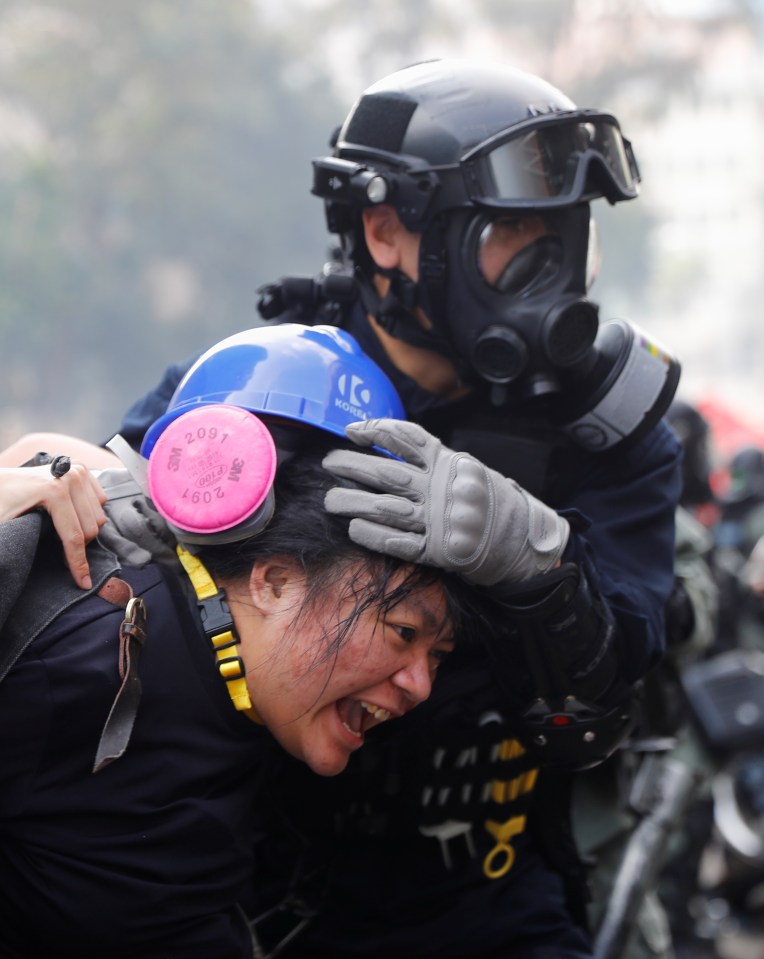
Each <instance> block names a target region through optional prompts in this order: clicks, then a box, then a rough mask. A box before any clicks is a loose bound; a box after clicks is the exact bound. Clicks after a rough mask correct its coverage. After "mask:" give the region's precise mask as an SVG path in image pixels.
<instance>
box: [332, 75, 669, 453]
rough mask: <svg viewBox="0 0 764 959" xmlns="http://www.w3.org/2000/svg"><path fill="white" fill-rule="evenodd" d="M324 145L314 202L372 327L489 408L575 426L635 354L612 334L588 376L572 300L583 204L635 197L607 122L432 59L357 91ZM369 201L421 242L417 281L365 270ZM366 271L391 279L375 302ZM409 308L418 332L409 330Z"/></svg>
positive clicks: (582, 287) (585, 268)
mask: <svg viewBox="0 0 764 959" xmlns="http://www.w3.org/2000/svg"><path fill="white" fill-rule="evenodd" d="M333 146H334V152H333V155H332V156H329V157H323V158H320V159H316V160H314V161H313V167H314V180H313V193H314V194H316V195H318V196H320V197H322V198H323V199H324V202H325V209H326V216H327V224H328V227H329V230H330V231H331V232H333V233H336V234H338V235H339V237H340V238H341V242H342V247H343V251H344V255H345V256H346V257H347V259H348V260H349V261H350V263H351V264H352V266H353V270H354V274H355V276H356V279H357V281H358V283H359V285H360V288H361V290H362V295H363V298H364V303H365V306H366V308H367V309H368V311H369V312H370V313H372V314H373V315H375V316H376V317H377V319H378V320H379V322H380V323H381V324H382V325H383V327H384V328H385V329H387V331H388V332H389V333H390V334H391V335H393V336H396V337H398V338H400V339H402V340H405V341H407V342H409V343H412V344H414V345H417V346H425V347H428V348H430V349H436V350H439V351H440V352H442V353H443V354H444V355H447V356H448V357H449V358H451V359H452V360H454V361H455V362H456V364H457V366H458V368H459V373H460V375H461V377H462V379H463V380H464V381H466V382H469V383H471V384H472V385H473V386H475V387H477V388H481V387H483V388H487V389H488V390H489V391H490V394H491V399H492V401H493V402H494V403H495V404H497V405H504V404H506V405H510V406H513V407H526V406H527V407H530V408H541V409H544V410H547V411H552V412H554V411H555V410H556V411H557V414H558V415H560V414H561V412H562V410H563V409H564V411H565V414H566V415H568V414H571V413H572V414H573V416H574V417H575V416H579V415H583V414H587V413H589V412H590V411H591V410H592V409H593V408H594V407H595V406H596V405H597V403H599V401H600V400H601V399H602V397H603V396H604V395H606V394H607V393H608V392H609V391H610V383H609V381H610V380H611V379H612V378H613V377H612V374H613V370H614V368H616V367H621V368H622V367H623V365H624V363H625V357H627V356H628V354H629V353H630V352H631V351H632V350H633V346H634V344H633V337H632V336H631V333H632V331H631V330H630V329H624V326H625V325H624V324H621V325H620V326H619V327H618V328H617V329H611V330H610V331H609V334H608V335H607V336H606V337H605V339H606V340H607V342H606V343H605V344H604V355H605V363H604V367H603V361H602V355H601V354H602V353H603V350H600V349H598V348H595V341H596V339H597V337H598V332H599V321H598V311H597V306H596V305H595V304H594V303H592V302H591V301H590V300H589V299H588V296H587V291H588V286H589V283H590V281H591V274H592V264H593V261H594V259H595V254H594V251H593V243H592V242H591V241H592V239H593V237H592V235H591V227H590V209H589V203H590V201H591V200H594V199H596V198H600V197H604V198H605V199H607V200H608V201H609V202H610V203H616V202H618V201H621V200H628V199H632V198H634V197H636V196H637V195H638V191H639V186H638V184H639V172H638V168H637V164H636V160H635V158H634V154H633V152H632V149H631V145H630V143H629V141H628V140H626V139H625V137H624V136H623V135H622V133H621V130H620V127H619V124H618V121H617V120H616V119H615V117H613V116H612V115H611V114H609V113H604V112H601V111H599V110H583V109H578V108H577V107H576V105H575V104H574V103H573V102H572V101H571V100H570V99H569V98H568V97H567V96H565V94H563V93H562V92H560V91H559V90H558V89H556V88H555V87H553V86H552V85H551V84H549V83H547V82H545V81H544V80H541V79H540V78H538V77H536V76H533V75H531V74H528V73H524V72H522V71H519V70H515V69H512V68H510V67H507V66H504V65H498V64H495V63H486V62H481V61H467V60H450V59H444V60H435V61H430V62H427V63H420V64H416V65H414V66H411V67H407V68H406V69H403V70H400V71H398V72H396V73H393V74H392V75H390V76H388V77H385V78H384V79H382V80H380V81H379V82H377V83H375V84H374V85H373V86H371V87H369V88H368V89H367V90H366V91H365V93H364V94H363V95H362V96H361V97H360V98H359V99H358V100H357V102H356V103H355V105H354V106H353V108H352V109H351V111H350V114H349V115H348V117H347V119H346V120H345V122H344V124H343V125H342V127H341V128H340V130H339V131H338V133H337V135H336V139H335V141H334V144H333ZM378 204H390V205H391V206H393V207H394V208H395V210H396V211H397V213H398V216H399V217H400V219H401V221H402V223H403V224H404V226H405V227H406V228H407V229H408V230H410V231H411V232H413V233H418V234H421V238H422V239H421V248H420V258H419V278H418V281H416V282H414V281H413V280H412V279H410V278H409V277H406V276H405V275H404V274H403V273H401V271H399V270H391V271H382V270H380V269H379V268H378V267H377V266H376V265H375V264H374V263H373V261H372V260H371V257H370V255H369V252H368V250H367V249H366V245H365V242H364V238H363V228H362V221H361V211H362V210H363V209H364V208H366V207H371V206H375V205H378ZM522 229H528V230H529V231H530V238H529V240H528V241H527V243H526V245H524V246H523V247H522V249H520V251H519V252H517V253H516V255H513V256H511V257H507V258H506V259H505V260H502V250H503V249H504V244H503V238H506V235H507V231H515V232H517V231H518V230H522ZM379 273H382V274H384V275H386V276H388V278H389V279H390V281H391V288H390V293H389V294H387V295H386V296H385V297H384V298H380V296H379V295H378V293H377V291H376V288H375V285H374V282H373V277H374V275H375V274H379ZM416 307H419V308H421V310H422V311H423V312H424V314H425V315H426V316H427V317H428V318H429V320H430V321H431V323H432V328H431V329H427V330H425V329H423V328H422V326H421V325H420V324H419V323H418V322H417V320H416V318H415V317H414V315H413V313H412V310H413V309H414V308H416ZM662 359H665V357H663V358H662ZM661 372H662V374H663V373H665V371H661ZM619 375H620V374H619ZM677 377H678V371H677ZM662 378H665V376H662ZM583 384H585V385H583ZM675 385H676V384H675V383H674V384H673V388H675ZM673 388H672V390H671V395H673ZM669 400H670V396H669ZM639 402H640V403H641V404H642V405H644V397H642V398H641V399H640V401H639ZM650 405H651V404H650ZM666 405H667V403H664V404H663V406H662V408H661V412H663V411H664V410H665V406H666ZM656 418H657V417H656ZM591 429H592V427H591V424H588V425H587V426H586V430H591ZM619 431H620V424H614V426H613V429H606V430H605V431H604V432H605V433H609V434H610V435H609V436H608V437H606V438H604V439H603V438H602V436H600V439H599V440H596V439H595V440H594V443H593V445H595V446H596V445H605V446H607V445H612V443H613V442H614V441H617V440H618V439H620V438H622V435H621V432H619ZM602 432H603V431H602V430H600V429H599V426H595V427H594V428H593V433H598V434H601V433H602ZM626 432H631V429H630V428H629V429H627V430H626ZM584 445H589V444H588V443H584Z"/></svg>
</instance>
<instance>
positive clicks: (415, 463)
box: [323, 419, 570, 586]
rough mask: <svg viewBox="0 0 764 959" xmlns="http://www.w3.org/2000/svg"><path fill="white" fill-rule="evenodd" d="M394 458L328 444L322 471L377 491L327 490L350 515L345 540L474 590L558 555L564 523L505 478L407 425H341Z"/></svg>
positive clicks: (539, 568)
mask: <svg viewBox="0 0 764 959" xmlns="http://www.w3.org/2000/svg"><path fill="white" fill-rule="evenodd" d="M345 432H346V433H347V435H348V437H349V438H350V439H351V440H352V441H353V442H354V443H356V444H357V445H358V446H378V447H381V448H383V449H386V450H388V451H389V452H391V453H393V454H394V455H395V456H400V457H401V458H402V459H403V460H404V462H398V461H396V460H392V459H388V458H387V457H382V456H377V455H374V454H368V453H356V452H354V451H352V450H333V451H332V452H331V453H328V454H327V456H326V457H325V458H324V461H323V462H324V467H325V468H326V469H327V470H329V472H331V473H333V474H334V475H335V476H339V477H345V478H346V479H350V480H354V481H355V482H357V483H360V484H362V485H363V486H366V487H369V488H370V489H372V490H378V492H367V491H365V490H356V489H347V488H344V487H335V488H334V489H331V490H329V492H328V493H327V494H326V499H325V505H326V509H327V510H328V511H329V512H330V513H336V514H337V515H339V516H350V517H353V519H351V522H350V537H351V539H352V540H353V541H354V542H356V543H358V544H360V545H361V546H366V547H367V548H368V549H372V550H374V551H375V552H378V553H386V554H388V555H390V556H397V557H399V558H400V559H404V560H408V561H410V562H416V563H425V564H427V565H430V566H438V567H440V568H441V569H445V570H449V571H451V572H456V573H459V574H460V575H461V576H462V577H463V578H464V579H466V580H468V581H469V582H471V583H476V584H479V585H481V586H493V585H495V584H497V583H517V582H521V581H523V580H527V579H530V578H531V577H533V576H536V575H538V574H539V573H544V572H546V571H547V570H550V569H552V568H553V567H554V566H555V565H557V563H558V562H559V561H560V558H561V556H562V553H563V550H564V549H565V545H566V543H567V541H568V535H569V532H570V528H569V526H568V523H567V521H566V520H565V519H563V518H562V517H561V516H558V515H557V513H555V512H554V510H552V509H550V508H549V507H548V506H545V505H544V504H543V503H542V502H540V501H539V500H537V499H536V498H535V497H533V496H531V495H530V493H527V492H526V491H525V490H524V489H522V487H520V486H518V485H517V483H515V482H514V480H511V479H507V478H506V477H504V476H502V475H501V474H500V473H497V472H495V471H494V470H489V469H487V468H486V467H485V466H483V464H482V463H480V462H479V461H478V460H476V459H475V458H474V457H473V456H470V455H469V454H468V453H455V452H453V450H450V449H448V448H447V447H445V446H443V444H442V443H441V442H440V440H438V439H436V438H435V437H434V436H431V435H430V434H429V433H428V432H427V431H426V430H424V429H423V428H422V427H421V426H418V425H417V424H416V423H409V422H405V421H402V420H391V419H378V420H366V421H365V422H361V423H352V424H351V425H350V426H348V427H347V428H346V430H345Z"/></svg>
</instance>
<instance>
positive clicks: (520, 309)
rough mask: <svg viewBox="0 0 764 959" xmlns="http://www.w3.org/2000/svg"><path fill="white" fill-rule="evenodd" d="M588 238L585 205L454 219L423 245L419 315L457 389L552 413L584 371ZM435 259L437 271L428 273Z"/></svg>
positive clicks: (588, 326) (588, 329)
mask: <svg viewBox="0 0 764 959" xmlns="http://www.w3.org/2000/svg"><path fill="white" fill-rule="evenodd" d="M588 237H589V207H588V204H579V205H577V206H574V207H570V208H566V209H562V210H555V211H549V212H548V213H546V214H545V215H544V216H541V215H535V214H532V213H530V212H527V211H523V212H522V213H512V212H510V211H506V212H501V213H499V212H497V211H491V212H486V211H479V210H478V211H477V212H476V211H475V209H474V208H473V209H472V210H459V211H457V212H453V213H451V214H450V215H449V216H448V217H443V218H441V221H440V222H438V223H434V224H432V225H431V226H430V228H429V229H428V231H427V232H426V233H425V235H424V236H423V239H422V252H421V259H420V276H421V278H422V283H423V286H424V289H425V291H426V299H427V301H428V305H429V307H430V310H427V311H426V312H428V313H430V316H431V319H432V320H433V323H434V324H435V326H436V328H437V329H438V331H439V332H440V333H442V334H443V335H445V336H446V337H447V338H448V340H449V341H450V342H451V344H452V346H453V349H452V355H453V356H454V357H456V358H457V364H458V367H459V372H460V375H461V377H462V379H464V380H465V381H467V382H469V383H471V384H472V385H473V386H477V387H480V386H486V385H487V386H488V387H490V393H491V398H492V402H493V403H494V404H495V405H505V404H506V403H509V404H510V405H511V406H513V407H517V406H522V407H524V408H528V409H536V408H538V409H541V410H544V411H549V410H553V409H554V408H555V406H556V405H559V402H560V396H561V393H562V391H563V388H564V386H565V385H566V381H569V380H570V378H571V376H573V375H575V373H576V371H578V370H583V369H585V368H586V367H587V365H591V362H592V347H593V344H594V341H595V337H596V335H597V329H598V317H597V307H596V305H595V304H594V303H592V302H591V301H590V300H588V299H587V288H586V287H587V261H588V252H589V243H588ZM438 258H441V259H442V262H443V266H444V268H443V270H434V269H433V264H434V263H435V262H436V260H437V259H438ZM430 311H431V312H430Z"/></svg>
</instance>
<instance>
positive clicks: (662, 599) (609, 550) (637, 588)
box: [565, 422, 681, 683]
mask: <svg viewBox="0 0 764 959" xmlns="http://www.w3.org/2000/svg"><path fill="white" fill-rule="evenodd" d="M680 463H681V450H680V447H679V443H678V441H677V439H676V437H675V436H674V434H673V433H672V431H671V430H670V429H669V428H668V427H667V426H666V424H665V423H663V422H662V423H659V424H658V426H657V427H656V428H655V429H654V430H652V431H651V432H650V433H649V434H648V436H647V437H645V438H644V439H643V440H642V441H641V442H639V443H637V444H636V445H635V446H634V447H632V448H631V449H628V450H626V451H625V452H623V451H613V453H612V454H603V456H602V457H601V459H600V460H599V462H598V463H597V465H596V466H595V467H593V469H592V470H591V472H590V473H589V474H588V475H587V476H585V477H584V478H583V482H581V483H580V484H578V492H577V494H576V495H575V497H574V502H573V503H572V504H571V505H573V506H574V507H575V508H576V509H577V510H579V511H580V512H581V513H582V514H583V515H584V516H585V517H586V519H587V520H588V521H589V524H590V525H589V526H588V528H586V529H584V530H583V531H581V532H578V533H574V535H573V536H572V537H571V541H570V543H569V545H568V548H567V550H566V555H565V559H566V560H571V561H573V562H577V563H580V564H581V565H582V566H583V568H584V570H585V571H586V574H587V577H588V579H589V582H590V584H591V585H592V586H593V587H594V588H595V589H597V590H598V592H599V593H600V594H601V595H602V596H603V597H604V598H605V600H606V601H607V603H608V605H609V607H610V609H611V610H612V612H613V614H614V616H615V620H616V624H617V627H618V628H617V642H618V643H619V661H620V663H621V668H622V670H623V677H622V678H623V679H624V680H626V681H627V682H629V683H632V682H634V681H635V680H637V679H639V678H640V677H641V676H644V675H645V673H647V672H648V671H649V670H650V669H651V668H652V667H653V666H654V665H655V664H656V663H657V661H658V660H659V658H660V657H661V655H662V653H663V651H664V649H665V630H664V609H665V606H666V602H667V600H668V598H669V596H670V594H671V590H672V588H673V585H674V522H675V515H676V508H677V505H678V502H679V495H680V492H681V471H680Z"/></svg>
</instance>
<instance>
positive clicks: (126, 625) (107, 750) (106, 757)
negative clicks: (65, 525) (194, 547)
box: [93, 576, 146, 773]
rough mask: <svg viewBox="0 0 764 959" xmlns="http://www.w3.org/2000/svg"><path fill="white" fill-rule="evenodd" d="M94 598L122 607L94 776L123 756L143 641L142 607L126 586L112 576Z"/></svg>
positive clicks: (137, 701)
mask: <svg viewBox="0 0 764 959" xmlns="http://www.w3.org/2000/svg"><path fill="white" fill-rule="evenodd" d="M98 595H99V596H100V597H101V598H102V599H105V600H106V601H107V602H109V603H113V604H114V605H115V606H122V607H124V608H125V618H124V620H123V621H122V625H121V626H120V629H119V675H120V677H121V679H122V685H121V686H120V687H119V691H118V692H117V695H116V697H115V698H114V702H113V703H112V705H111V709H110V711H109V715H108V717H107V719H106V723H105V724H104V727H103V731H102V732H101V738H100V740H99V743H98V750H97V752H96V758H95V763H94V764H93V772H94V773H96V772H98V771H99V770H101V769H103V768H104V767H105V766H108V765H109V763H111V762H113V761H114V760H115V759H119V757H120V756H121V755H122V754H123V753H124V751H125V750H126V749H127V746H128V743H129V741H130V734H131V733H132V731H133V723H134V722H135V716H136V713H137V712H138V706H139V704H140V700H141V680H140V676H139V675H138V660H139V657H140V653H141V649H142V648H143V645H144V643H145V642H146V605H145V603H144V602H143V600H142V599H140V598H138V597H134V596H133V590H132V587H131V586H130V584H129V583H126V582H125V581H124V580H122V579H118V578H117V577H116V576H112V577H111V579H109V580H107V581H106V583H104V585H103V586H102V587H101V589H100V590H99V591H98Z"/></svg>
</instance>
